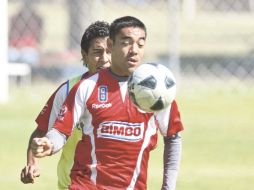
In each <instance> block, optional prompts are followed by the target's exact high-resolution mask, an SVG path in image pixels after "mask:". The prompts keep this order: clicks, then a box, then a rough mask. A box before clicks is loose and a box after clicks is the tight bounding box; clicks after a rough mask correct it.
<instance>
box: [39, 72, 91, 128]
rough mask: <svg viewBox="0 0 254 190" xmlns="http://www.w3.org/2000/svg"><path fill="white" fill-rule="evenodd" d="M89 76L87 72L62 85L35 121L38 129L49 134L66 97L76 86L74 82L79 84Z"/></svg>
mask: <svg viewBox="0 0 254 190" xmlns="http://www.w3.org/2000/svg"><path fill="white" fill-rule="evenodd" d="M88 76H89V73H88V72H86V73H84V74H83V75H82V76H77V77H75V78H72V79H70V80H67V81H66V82H64V83H62V84H61V85H60V86H59V87H58V88H57V89H56V91H55V92H54V93H53V94H52V95H51V96H50V98H49V99H48V101H47V103H46V104H45V105H44V107H43V108H42V110H41V112H40V113H39V115H38V116H37V118H36V119H35V122H36V123H37V124H38V127H37V129H39V130H40V131H42V132H45V133H46V132H47V131H48V130H49V129H51V128H52V126H53V124H54V122H55V120H56V118H57V115H58V112H59V110H60V109H61V107H62V105H63V103H64V101H65V99H66V97H67V96H68V94H69V91H70V90H71V88H72V87H73V86H74V84H73V81H75V83H77V82H78V81H79V80H81V79H83V78H86V77H88Z"/></svg>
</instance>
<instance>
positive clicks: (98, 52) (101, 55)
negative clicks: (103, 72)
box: [81, 37, 111, 74]
mask: <svg viewBox="0 0 254 190" xmlns="http://www.w3.org/2000/svg"><path fill="white" fill-rule="evenodd" d="M107 38H108V37H105V38H95V39H93V40H92V41H91V43H90V47H89V49H88V53H86V52H85V51H83V50H81V54H82V57H83V60H84V62H85V63H86V64H87V67H88V70H89V73H91V74H93V73H95V72H96V71H98V70H99V69H102V68H107V67H109V66H110V64H111V54H110V52H109V50H108V48H107Z"/></svg>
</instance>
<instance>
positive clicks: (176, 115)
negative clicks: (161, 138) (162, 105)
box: [167, 101, 184, 136]
mask: <svg viewBox="0 0 254 190" xmlns="http://www.w3.org/2000/svg"><path fill="white" fill-rule="evenodd" d="M183 129H184V128H183V124H182V121H181V117H180V112H179V110H178V106H177V103H176V101H173V102H172V104H171V110H170V120H169V127H168V131H167V136H172V135H175V134H176V133H178V132H180V131H182V130H183Z"/></svg>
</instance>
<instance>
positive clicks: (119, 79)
mask: <svg viewBox="0 0 254 190" xmlns="http://www.w3.org/2000/svg"><path fill="white" fill-rule="evenodd" d="M109 73H110V74H111V75H112V76H113V77H114V78H115V79H116V80H118V81H119V82H125V81H127V80H128V78H129V77H128V76H119V75H117V74H116V73H114V72H113V71H112V69H111V68H109Z"/></svg>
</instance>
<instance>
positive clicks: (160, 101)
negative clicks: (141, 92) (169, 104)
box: [150, 97, 164, 111]
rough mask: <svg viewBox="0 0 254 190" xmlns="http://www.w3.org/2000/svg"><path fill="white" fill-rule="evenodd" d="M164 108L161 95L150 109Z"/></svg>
mask: <svg viewBox="0 0 254 190" xmlns="http://www.w3.org/2000/svg"><path fill="white" fill-rule="evenodd" d="M163 108H164V104H163V101H162V98H161V97H160V98H159V99H158V100H157V101H156V102H155V103H154V104H153V105H152V106H151V107H150V109H151V110H153V111H159V110H161V109H163Z"/></svg>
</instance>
